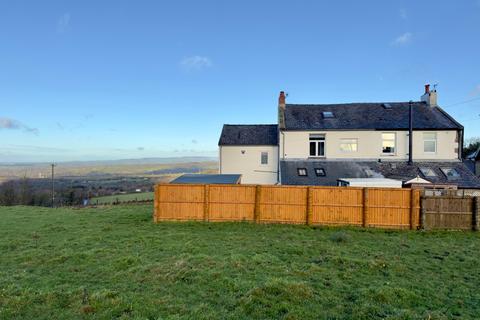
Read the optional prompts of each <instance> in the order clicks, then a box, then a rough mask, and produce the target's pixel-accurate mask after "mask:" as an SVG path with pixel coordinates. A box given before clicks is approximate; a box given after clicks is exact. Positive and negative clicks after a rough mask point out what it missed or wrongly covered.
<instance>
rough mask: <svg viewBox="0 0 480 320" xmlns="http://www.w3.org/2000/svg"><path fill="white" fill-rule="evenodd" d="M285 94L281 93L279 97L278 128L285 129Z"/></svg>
mask: <svg viewBox="0 0 480 320" xmlns="http://www.w3.org/2000/svg"><path fill="white" fill-rule="evenodd" d="M285 108H286V104H285V92H283V91H280V96H279V97H278V128H279V129H285Z"/></svg>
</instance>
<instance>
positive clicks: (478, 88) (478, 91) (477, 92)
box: [470, 84, 480, 97]
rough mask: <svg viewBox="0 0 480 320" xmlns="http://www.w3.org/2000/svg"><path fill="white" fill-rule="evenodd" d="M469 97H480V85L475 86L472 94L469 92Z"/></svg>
mask: <svg viewBox="0 0 480 320" xmlns="http://www.w3.org/2000/svg"><path fill="white" fill-rule="evenodd" d="M470 95H471V96H472V97H476V96H478V95H480V84H479V85H477V86H476V87H475V88H473V90H472V92H470Z"/></svg>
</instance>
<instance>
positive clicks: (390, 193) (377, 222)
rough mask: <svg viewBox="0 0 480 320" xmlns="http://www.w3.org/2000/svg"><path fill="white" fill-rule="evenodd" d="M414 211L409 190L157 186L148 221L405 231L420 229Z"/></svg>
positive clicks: (416, 202)
mask: <svg viewBox="0 0 480 320" xmlns="http://www.w3.org/2000/svg"><path fill="white" fill-rule="evenodd" d="M453 206H454V207H455V206H457V207H458V205H453ZM419 208H420V192H419V191H418V190H411V189H392V188H388V189H382V188H353V187H352V188H350V187H348V188H345V187H308V186H272V185H268V186H264V185H262V186H259V185H176V184H159V185H157V186H156V188H155V202H154V217H153V218H154V221H163V220H206V221H242V220H245V221H256V222H265V223H297V224H299V223H301V224H304V223H308V224H320V225H364V226H372V227H383V228H405V229H406V228H416V227H417V226H419V224H420V216H419ZM447 209H448V208H447ZM469 209H470V210H471V207H469V208H464V209H462V210H463V211H462V212H466V211H468V210H469ZM439 210H440V209H439ZM442 210H444V211H445V210H446V209H442ZM448 210H450V209H448ZM448 210H447V211H448ZM452 210H453V209H452ZM430 219H432V218H430ZM445 219H446V218H445ZM429 221H430V220H428V221H427V222H429ZM470 222H471V221H470Z"/></svg>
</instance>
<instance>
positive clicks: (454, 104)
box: [445, 97, 480, 108]
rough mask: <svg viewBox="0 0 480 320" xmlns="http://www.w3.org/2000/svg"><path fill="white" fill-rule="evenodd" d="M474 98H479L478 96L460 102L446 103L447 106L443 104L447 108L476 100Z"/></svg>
mask: <svg viewBox="0 0 480 320" xmlns="http://www.w3.org/2000/svg"><path fill="white" fill-rule="evenodd" d="M476 100H480V97H478V98H473V99H470V100H465V101H462V102H457V103H453V104H450V105H448V106H445V108H449V107H453V106H458V105H459V104H464V103H469V102H472V101H476Z"/></svg>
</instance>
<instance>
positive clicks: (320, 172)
mask: <svg viewBox="0 0 480 320" xmlns="http://www.w3.org/2000/svg"><path fill="white" fill-rule="evenodd" d="M315 175H316V176H317V177H325V176H326V175H327V174H326V172H325V169H323V168H315Z"/></svg>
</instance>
